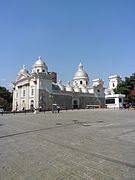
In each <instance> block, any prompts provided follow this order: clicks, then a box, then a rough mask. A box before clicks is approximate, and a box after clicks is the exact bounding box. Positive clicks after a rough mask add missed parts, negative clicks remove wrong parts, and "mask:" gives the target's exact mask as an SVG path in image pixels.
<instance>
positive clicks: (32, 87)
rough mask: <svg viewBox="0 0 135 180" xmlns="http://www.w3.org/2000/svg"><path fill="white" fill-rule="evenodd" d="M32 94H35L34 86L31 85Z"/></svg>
mask: <svg viewBox="0 0 135 180" xmlns="http://www.w3.org/2000/svg"><path fill="white" fill-rule="evenodd" d="M31 96H34V86H31Z"/></svg>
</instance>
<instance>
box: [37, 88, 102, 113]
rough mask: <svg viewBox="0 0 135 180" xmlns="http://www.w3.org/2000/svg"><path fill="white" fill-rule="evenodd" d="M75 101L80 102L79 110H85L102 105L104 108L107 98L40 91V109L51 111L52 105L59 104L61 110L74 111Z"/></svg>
mask: <svg viewBox="0 0 135 180" xmlns="http://www.w3.org/2000/svg"><path fill="white" fill-rule="evenodd" d="M74 100H75V101H77V102H78V104H77V106H76V107H77V108H85V107H86V105H100V106H102V107H104V105H105V98H103V97H102V98H101V97H94V96H93V95H90V94H80V93H70V92H69V93H68V92H65V93H62V92H61V93H49V92H47V91H45V90H40V93H39V108H40V107H42V109H45V110H51V109H52V104H58V105H59V106H60V107H61V109H73V108H74V107H75V106H74Z"/></svg>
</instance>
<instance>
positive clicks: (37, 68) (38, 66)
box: [32, 56, 48, 74]
mask: <svg viewBox="0 0 135 180" xmlns="http://www.w3.org/2000/svg"><path fill="white" fill-rule="evenodd" d="M35 72H36V73H43V72H44V73H46V74H47V72H48V67H47V65H46V64H45V62H44V61H43V60H42V59H41V57H40V56H39V57H38V59H37V61H36V62H35V64H34V65H33V67H32V73H35Z"/></svg>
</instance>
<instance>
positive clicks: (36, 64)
mask: <svg viewBox="0 0 135 180" xmlns="http://www.w3.org/2000/svg"><path fill="white" fill-rule="evenodd" d="M33 67H46V68H47V65H46V64H45V62H44V61H43V60H42V59H41V57H40V56H39V57H38V60H37V61H36V62H35V64H34V65H33Z"/></svg>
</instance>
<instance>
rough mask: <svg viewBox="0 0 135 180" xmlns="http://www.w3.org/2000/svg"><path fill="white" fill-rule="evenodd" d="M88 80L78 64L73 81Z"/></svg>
mask: <svg viewBox="0 0 135 180" xmlns="http://www.w3.org/2000/svg"><path fill="white" fill-rule="evenodd" d="M80 78H81V79H89V77H88V74H87V73H86V72H85V71H84V69H83V65H82V64H81V63H80V64H79V66H78V70H77V72H76V73H75V74H74V78H73V80H75V79H80Z"/></svg>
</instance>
